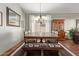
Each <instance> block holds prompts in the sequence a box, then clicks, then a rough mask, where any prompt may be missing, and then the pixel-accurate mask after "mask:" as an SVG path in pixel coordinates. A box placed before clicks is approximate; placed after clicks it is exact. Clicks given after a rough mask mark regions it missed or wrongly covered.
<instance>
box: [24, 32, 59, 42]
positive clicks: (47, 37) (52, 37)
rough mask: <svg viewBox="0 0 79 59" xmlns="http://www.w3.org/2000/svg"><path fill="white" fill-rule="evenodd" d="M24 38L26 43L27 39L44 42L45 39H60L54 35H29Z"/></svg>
mask: <svg viewBox="0 0 79 59" xmlns="http://www.w3.org/2000/svg"><path fill="white" fill-rule="evenodd" d="M24 38H25V39H24V41H25V43H26V40H27V39H40V40H41V41H42V40H43V39H58V36H57V35H56V34H54V33H42V34H39V33H28V34H25V36H24Z"/></svg>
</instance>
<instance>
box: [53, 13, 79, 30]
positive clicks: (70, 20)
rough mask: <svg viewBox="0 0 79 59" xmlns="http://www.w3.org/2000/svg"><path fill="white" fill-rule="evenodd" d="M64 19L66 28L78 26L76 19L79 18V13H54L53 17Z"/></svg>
mask: <svg viewBox="0 0 79 59" xmlns="http://www.w3.org/2000/svg"><path fill="white" fill-rule="evenodd" d="M55 18H56V19H57V18H60V19H64V30H65V31H67V30H70V29H71V28H76V19H79V13H71V14H70V13H64V14H52V19H55Z"/></svg>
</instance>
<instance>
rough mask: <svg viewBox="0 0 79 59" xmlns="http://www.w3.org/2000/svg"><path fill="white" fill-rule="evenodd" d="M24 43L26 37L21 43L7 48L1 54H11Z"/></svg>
mask: <svg viewBox="0 0 79 59" xmlns="http://www.w3.org/2000/svg"><path fill="white" fill-rule="evenodd" d="M23 43H24V39H23V40H21V41H20V42H19V43H16V44H15V45H14V46H13V47H11V48H9V49H8V50H6V51H5V52H4V53H3V54H1V56H10V55H11V54H12V53H13V52H14V51H15V50H16V49H17V48H19V47H20V46H21V45H22V44H23Z"/></svg>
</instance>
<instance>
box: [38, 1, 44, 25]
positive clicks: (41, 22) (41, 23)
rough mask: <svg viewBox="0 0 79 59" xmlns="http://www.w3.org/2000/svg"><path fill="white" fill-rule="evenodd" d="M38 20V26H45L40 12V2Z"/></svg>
mask: <svg viewBox="0 0 79 59" xmlns="http://www.w3.org/2000/svg"><path fill="white" fill-rule="evenodd" d="M38 22H39V23H40V26H45V23H44V19H43V18H42V14H41V3H40V15H39V19H38Z"/></svg>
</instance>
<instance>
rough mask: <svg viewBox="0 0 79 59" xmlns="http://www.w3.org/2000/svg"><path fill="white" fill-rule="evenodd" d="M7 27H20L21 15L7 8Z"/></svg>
mask: <svg viewBox="0 0 79 59" xmlns="http://www.w3.org/2000/svg"><path fill="white" fill-rule="evenodd" d="M6 16H7V25H8V26H17V27H20V15H19V14H17V13H16V12H15V11H13V10H12V9H10V8H8V7H7V8H6Z"/></svg>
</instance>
